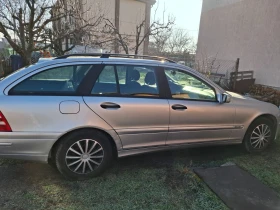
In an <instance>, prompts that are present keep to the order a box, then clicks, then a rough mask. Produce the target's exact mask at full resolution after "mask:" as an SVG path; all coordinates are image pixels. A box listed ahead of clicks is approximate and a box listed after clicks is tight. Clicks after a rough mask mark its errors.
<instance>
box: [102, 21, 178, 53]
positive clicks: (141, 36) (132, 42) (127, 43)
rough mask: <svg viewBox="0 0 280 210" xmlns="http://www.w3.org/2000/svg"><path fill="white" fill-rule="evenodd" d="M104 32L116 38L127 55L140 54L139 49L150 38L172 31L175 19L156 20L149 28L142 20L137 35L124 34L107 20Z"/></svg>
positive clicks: (138, 25) (136, 28)
mask: <svg viewBox="0 0 280 210" xmlns="http://www.w3.org/2000/svg"><path fill="white" fill-rule="evenodd" d="M105 21H106V24H105V30H104V32H105V33H107V34H110V35H111V36H112V37H115V40H116V42H118V44H119V45H120V46H121V47H122V49H123V50H124V51H125V53H126V54H129V51H130V50H133V51H134V54H135V55H137V54H139V49H140V47H141V45H142V44H143V43H144V41H145V40H146V39H148V38H149V37H150V36H156V35H157V34H159V33H161V32H162V31H164V30H170V29H171V27H172V25H173V24H174V22H175V19H174V18H173V17H171V16H169V17H168V20H167V21H166V22H165V21H164V20H163V21H160V20H154V21H152V23H150V25H148V26H147V24H146V19H144V20H142V21H141V22H140V23H139V24H137V25H136V26H135V33H131V34H130V35H129V34H123V33H122V32H121V31H119V29H118V28H117V27H116V26H115V24H114V23H112V22H111V20H109V19H105Z"/></svg>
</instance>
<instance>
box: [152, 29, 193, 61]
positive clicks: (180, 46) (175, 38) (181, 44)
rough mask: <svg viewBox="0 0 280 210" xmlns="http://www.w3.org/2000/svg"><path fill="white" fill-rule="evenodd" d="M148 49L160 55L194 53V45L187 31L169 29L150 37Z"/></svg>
mask: <svg viewBox="0 0 280 210" xmlns="http://www.w3.org/2000/svg"><path fill="white" fill-rule="evenodd" d="M150 51H151V52H152V53H155V54H156V55H160V56H180V55H182V56H183V55H187V54H192V53H194V52H195V51H196V46H195V44H194V41H193V39H192V37H190V36H189V34H188V33H187V32H184V30H182V29H171V30H163V31H161V32H160V33H158V34H156V35H155V36H153V37H152V40H151V47H150Z"/></svg>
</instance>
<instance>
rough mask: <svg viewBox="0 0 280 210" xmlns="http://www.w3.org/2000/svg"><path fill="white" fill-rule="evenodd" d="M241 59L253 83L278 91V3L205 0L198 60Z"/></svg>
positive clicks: (242, 68) (279, 73) (248, 0)
mask: <svg viewBox="0 0 280 210" xmlns="http://www.w3.org/2000/svg"><path fill="white" fill-rule="evenodd" d="M216 55H217V58H218V59H221V60H236V58H240V71H246V70H254V72H255V77H256V83H259V84H265V85H270V86H275V87H280V1H279V0H204V2H203V9H202V14H201V23H200V31H199V38H198V50H197V59H202V57H203V56H204V57H205V56H208V57H210V56H213V57H214V56H216Z"/></svg>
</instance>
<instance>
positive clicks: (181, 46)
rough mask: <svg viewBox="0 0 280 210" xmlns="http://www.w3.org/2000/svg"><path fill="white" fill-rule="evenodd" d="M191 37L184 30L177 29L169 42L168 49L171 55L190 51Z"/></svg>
mask: <svg viewBox="0 0 280 210" xmlns="http://www.w3.org/2000/svg"><path fill="white" fill-rule="evenodd" d="M191 42H192V39H191V37H190V36H189V34H188V33H187V32H185V31H184V30H182V29H175V30H173V31H172V34H171V36H170V38H169V40H168V49H169V51H170V52H171V53H183V52H185V51H188V50H189V47H190V44H191Z"/></svg>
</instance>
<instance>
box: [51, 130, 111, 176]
mask: <svg viewBox="0 0 280 210" xmlns="http://www.w3.org/2000/svg"><path fill="white" fill-rule="evenodd" d="M87 140H88V141H87ZM87 142H88V143H87ZM95 142H96V143H95ZM78 144H79V145H78ZM86 144H88V151H89V153H90V148H92V147H94V150H96V151H98V150H99V149H100V148H101V150H100V151H99V152H98V153H95V154H94V156H95V157H101V156H103V158H102V160H101V159H92V160H93V161H95V162H97V163H99V164H100V165H97V164H93V163H92V162H91V161H89V159H91V158H89V157H90V155H88V154H89V153H88V154H87V153H83V154H85V156H86V157H84V155H81V156H80V155H78V154H74V153H71V152H72V151H71V150H70V148H72V149H75V151H78V152H79V153H81V150H78V149H79V147H78V146H81V147H82V149H83V150H84V151H85V150H86V149H85V148H86ZM74 147H75V148H74ZM76 148H78V149H76ZM94 150H93V151H94ZM70 153H71V154H74V156H75V158H76V159H73V162H75V161H76V160H77V161H78V160H79V158H78V157H81V158H80V159H81V162H82V166H81V167H82V168H81V169H80V168H79V170H78V171H76V172H74V170H75V169H74V168H73V167H77V166H78V165H79V164H80V163H81V162H78V163H77V164H74V165H73V166H69V165H71V164H72V163H73V162H72V163H71V162H70V163H69V162H68V161H72V160H71V159H66V155H68V156H70V155H69V154H70ZM74 156H71V157H74ZM84 158H87V159H84ZM112 161H113V150H112V145H111V143H110V141H109V139H108V138H107V136H106V135H104V134H103V133H101V132H99V131H92V130H83V131H78V132H75V133H72V134H70V135H68V136H66V137H65V138H64V139H62V140H61V141H60V143H59V144H58V146H57V149H56V155H55V163H56V167H57V169H58V171H59V172H60V173H61V174H62V175H63V176H64V177H65V178H66V179H69V180H86V179H90V178H93V177H96V176H98V175H100V174H101V173H102V172H104V171H105V170H106V168H108V167H109V166H110V164H111V163H112ZM84 162H86V163H84ZM87 162H89V163H91V168H90V167H89V165H88V163H87ZM67 164H68V165H67ZM84 164H85V166H84ZM83 167H85V169H86V170H85V173H84V169H83Z"/></svg>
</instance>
